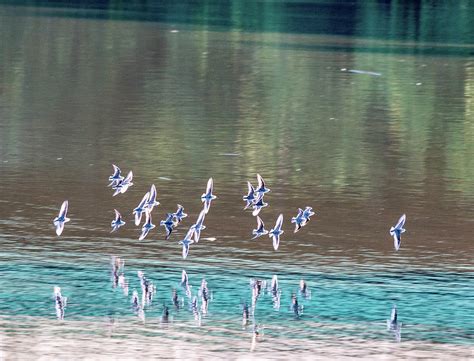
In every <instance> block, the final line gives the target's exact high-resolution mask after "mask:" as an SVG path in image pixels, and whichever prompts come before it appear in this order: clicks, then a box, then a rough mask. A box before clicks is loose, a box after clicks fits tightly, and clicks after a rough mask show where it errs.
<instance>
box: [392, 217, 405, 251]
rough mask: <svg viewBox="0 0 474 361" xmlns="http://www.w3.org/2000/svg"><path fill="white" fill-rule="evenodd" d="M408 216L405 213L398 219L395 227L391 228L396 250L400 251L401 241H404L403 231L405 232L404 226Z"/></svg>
mask: <svg viewBox="0 0 474 361" xmlns="http://www.w3.org/2000/svg"><path fill="white" fill-rule="evenodd" d="M406 219H407V216H406V215H405V214H403V215H402V216H401V217H400V219H399V220H398V222H397V224H396V225H395V226H394V227H391V228H390V235H391V236H392V237H393V245H394V246H395V251H398V250H399V248H400V243H401V242H402V233H404V232H405V229H404V228H403V226H404V225H405V221H406Z"/></svg>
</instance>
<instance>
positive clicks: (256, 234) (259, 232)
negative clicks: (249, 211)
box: [252, 216, 268, 239]
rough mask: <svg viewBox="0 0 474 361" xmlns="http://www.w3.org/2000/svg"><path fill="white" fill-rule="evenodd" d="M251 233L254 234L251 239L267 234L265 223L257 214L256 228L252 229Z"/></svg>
mask: <svg viewBox="0 0 474 361" xmlns="http://www.w3.org/2000/svg"><path fill="white" fill-rule="evenodd" d="M252 234H253V235H254V237H253V238H252V239H255V238H257V237H260V236H264V235H265V234H268V231H267V230H266V229H265V224H264V223H263V221H262V219H261V218H260V217H259V216H257V228H256V229H254V230H253V231H252Z"/></svg>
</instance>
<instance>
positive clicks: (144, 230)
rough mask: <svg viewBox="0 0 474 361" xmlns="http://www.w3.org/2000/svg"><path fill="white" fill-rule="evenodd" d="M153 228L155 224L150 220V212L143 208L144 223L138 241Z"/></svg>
mask: <svg viewBox="0 0 474 361" xmlns="http://www.w3.org/2000/svg"><path fill="white" fill-rule="evenodd" d="M153 228H155V225H154V224H153V223H152V221H151V212H150V211H149V210H148V209H146V210H145V224H144V225H143V226H142V233H141V234H140V237H139V238H138V240H139V241H141V240H143V239H144V238H145V237H146V236H147V235H148V232H150V231H151V230H152V229H153Z"/></svg>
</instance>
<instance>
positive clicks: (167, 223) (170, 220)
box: [160, 213, 177, 239]
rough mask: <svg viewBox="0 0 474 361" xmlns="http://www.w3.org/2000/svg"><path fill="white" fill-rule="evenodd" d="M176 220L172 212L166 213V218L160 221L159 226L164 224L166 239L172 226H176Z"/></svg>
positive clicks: (171, 230)
mask: <svg viewBox="0 0 474 361" xmlns="http://www.w3.org/2000/svg"><path fill="white" fill-rule="evenodd" d="M176 225H177V221H176V220H175V216H174V213H167V214H166V219H165V220H163V221H161V222H160V226H164V227H165V229H166V238H165V239H168V238H169V237H170V235H171V232H173V229H174V227H176Z"/></svg>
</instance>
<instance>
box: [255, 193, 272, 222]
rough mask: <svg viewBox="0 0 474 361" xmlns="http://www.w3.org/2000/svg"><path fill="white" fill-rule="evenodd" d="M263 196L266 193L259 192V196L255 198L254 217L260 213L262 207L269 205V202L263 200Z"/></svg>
mask: <svg viewBox="0 0 474 361" xmlns="http://www.w3.org/2000/svg"><path fill="white" fill-rule="evenodd" d="M263 196H264V193H259V194H258V196H257V199H256V200H255V202H254V204H253V211H252V215H253V216H254V217H256V216H257V215H258V214H259V213H260V211H261V210H262V208H265V207H266V206H268V203H265V202H264V201H263Z"/></svg>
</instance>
